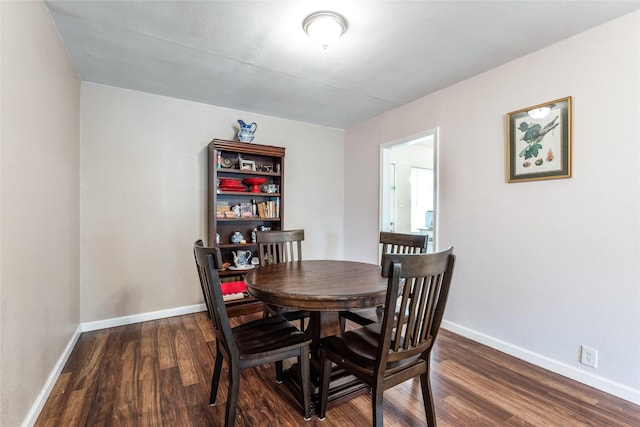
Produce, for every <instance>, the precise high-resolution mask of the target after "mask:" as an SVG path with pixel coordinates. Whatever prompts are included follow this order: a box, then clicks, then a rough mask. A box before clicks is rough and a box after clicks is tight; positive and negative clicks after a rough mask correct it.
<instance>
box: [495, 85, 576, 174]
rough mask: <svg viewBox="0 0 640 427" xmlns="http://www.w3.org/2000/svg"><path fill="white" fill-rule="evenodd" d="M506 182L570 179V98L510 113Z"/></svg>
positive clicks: (508, 118)
mask: <svg viewBox="0 0 640 427" xmlns="http://www.w3.org/2000/svg"><path fill="white" fill-rule="evenodd" d="M507 139H508V141H507V181H508V182H509V183H513V182H523V181H538V180H545V179H559V178H571V97H570V96H568V97H566V98H560V99H556V100H554V101H550V102H545V103H544V104H538V105H534V106H532V107H527V108H523V109H521V110H517V111H513V112H511V113H508V114H507Z"/></svg>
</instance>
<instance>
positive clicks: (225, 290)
mask: <svg viewBox="0 0 640 427" xmlns="http://www.w3.org/2000/svg"><path fill="white" fill-rule="evenodd" d="M220 289H222V295H229V294H238V293H240V292H244V291H246V290H247V285H246V284H245V283H244V280H239V281H237V282H225V283H221V284H220Z"/></svg>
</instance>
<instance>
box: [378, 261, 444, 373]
mask: <svg viewBox="0 0 640 427" xmlns="http://www.w3.org/2000/svg"><path fill="white" fill-rule="evenodd" d="M454 264H455V255H453V248H449V249H447V250H445V251H443V252H438V253H434V254H387V256H386V257H385V262H384V265H383V266H382V276H383V277H387V278H388V279H389V286H388V290H387V300H386V303H385V309H384V310H385V312H384V320H383V322H382V332H383V338H382V341H383V345H382V346H380V352H379V357H378V359H379V369H382V370H384V368H385V366H386V364H387V363H388V362H392V361H396V360H402V359H407V358H411V357H418V356H419V355H421V354H425V355H426V354H428V352H429V351H430V350H431V347H432V346H433V343H434V341H435V338H436V336H437V334H438V331H439V329H440V324H441V323H442V316H443V314H444V309H445V304H446V301H447V297H448V295H449V288H450V285H451V275H452V274H453V268H454ZM399 295H401V296H400V303H399V305H396V300H397V299H398V296H399Z"/></svg>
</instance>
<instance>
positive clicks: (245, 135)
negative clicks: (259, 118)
mask: <svg viewBox="0 0 640 427" xmlns="http://www.w3.org/2000/svg"><path fill="white" fill-rule="evenodd" d="M238 124H239V125H240V130H239V131H238V141H240V142H251V141H253V138H254V133H255V132H256V129H258V125H257V124H256V122H253V123H251V124H247V123H245V122H244V121H243V120H238Z"/></svg>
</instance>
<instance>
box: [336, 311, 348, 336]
mask: <svg viewBox="0 0 640 427" xmlns="http://www.w3.org/2000/svg"><path fill="white" fill-rule="evenodd" d="M338 321H339V322H340V332H344V329H345V328H346V327H347V319H345V317H344V316H343V315H342V313H340V314H339V315H338Z"/></svg>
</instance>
